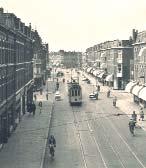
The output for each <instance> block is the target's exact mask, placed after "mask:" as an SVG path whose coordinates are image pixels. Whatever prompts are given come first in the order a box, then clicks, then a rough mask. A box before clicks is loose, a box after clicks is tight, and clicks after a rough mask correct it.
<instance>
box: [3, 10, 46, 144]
mask: <svg viewBox="0 0 146 168" xmlns="http://www.w3.org/2000/svg"><path fill="white" fill-rule="evenodd" d="M47 62H48V44H43V43H42V40H41V37H40V36H39V34H38V32H37V31H36V30H32V28H31V24H30V25H29V26H26V25H25V24H24V23H23V22H22V21H21V19H20V18H18V17H16V16H15V15H14V14H13V13H5V12H4V10H3V8H0V146H1V145H2V144H3V143H6V142H7V141H8V137H9V136H10V135H11V133H12V132H13V131H14V130H15V129H16V127H17V125H18V124H19V122H20V120H21V118H22V116H23V115H24V114H25V113H26V111H27V103H28V102H32V101H33V91H34V89H36V88H38V87H41V86H42V83H44V82H45V79H46V64H47Z"/></svg>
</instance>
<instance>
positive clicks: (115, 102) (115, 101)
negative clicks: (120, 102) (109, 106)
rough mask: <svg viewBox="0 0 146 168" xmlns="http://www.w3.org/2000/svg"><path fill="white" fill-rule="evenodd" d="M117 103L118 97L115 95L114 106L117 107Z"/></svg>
mask: <svg viewBox="0 0 146 168" xmlns="http://www.w3.org/2000/svg"><path fill="white" fill-rule="evenodd" d="M116 104H117V97H116V96H115V97H114V98H113V106H114V107H116Z"/></svg>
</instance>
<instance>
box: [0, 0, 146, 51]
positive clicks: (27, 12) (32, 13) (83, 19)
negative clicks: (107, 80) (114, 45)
mask: <svg viewBox="0 0 146 168" xmlns="http://www.w3.org/2000/svg"><path fill="white" fill-rule="evenodd" d="M0 7H3V8H4V11H5V12H8V13H14V14H15V15H16V16H17V17H19V18H20V19H21V21H22V22H24V23H25V25H29V23H31V25H32V28H33V29H36V30H37V31H38V33H39V35H40V36H41V38H42V40H43V42H44V43H48V44H49V50H50V51H59V50H60V49H63V50H65V51H82V52H84V51H85V50H86V49H87V48H89V47H92V46H94V45H96V44H99V43H102V42H105V41H108V40H116V39H120V40H126V39H129V36H131V35H132V29H137V30H138V31H139V32H141V31H144V30H146V0H23V1H22V0H0Z"/></svg>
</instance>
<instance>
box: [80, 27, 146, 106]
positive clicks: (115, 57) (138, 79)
mask: <svg viewBox="0 0 146 168" xmlns="http://www.w3.org/2000/svg"><path fill="white" fill-rule="evenodd" d="M82 60H83V69H84V70H85V71H87V72H88V73H90V74H92V75H93V76H95V77H96V78H98V79H99V80H100V81H101V82H103V83H105V84H107V85H108V86H111V87H113V89H118V90H121V89H126V90H127V91H128V92H130V93H132V94H133V95H134V101H136V102H137V103H140V104H142V105H143V106H144V107H145V106H146V96H142V97H141V96H139V93H140V91H142V89H143V90H144V89H145V82H146V31H142V32H138V31H137V30H135V29H133V31H132V36H130V38H129V40H113V41H105V42H103V43H100V44H97V45H94V46H92V47H90V48H87V49H86V52H85V54H84V55H83V59H82ZM133 83H134V84H133ZM134 86H136V87H137V95H135V92H134V93H133V92H132V89H134ZM138 88H139V89H138ZM142 92H144V91H142ZM144 93H145V95H146V90H145V92H144ZM144 93H143V95H144Z"/></svg>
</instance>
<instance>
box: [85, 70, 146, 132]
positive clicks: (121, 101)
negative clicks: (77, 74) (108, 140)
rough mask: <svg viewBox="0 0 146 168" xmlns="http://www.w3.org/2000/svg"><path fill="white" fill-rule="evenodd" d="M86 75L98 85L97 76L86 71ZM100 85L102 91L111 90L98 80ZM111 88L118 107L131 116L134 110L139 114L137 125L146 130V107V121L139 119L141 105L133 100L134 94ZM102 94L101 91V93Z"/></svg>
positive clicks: (145, 111) (145, 110)
mask: <svg viewBox="0 0 146 168" xmlns="http://www.w3.org/2000/svg"><path fill="white" fill-rule="evenodd" d="M84 75H85V76H86V77H87V78H89V79H90V80H91V82H92V84H93V85H94V86H96V84H97V81H96V80H95V78H94V77H93V76H91V75H89V74H87V73H85V72H84ZM98 84H99V85H100V90H101V91H100V92H104V93H105V94H107V91H108V90H109V87H108V86H105V85H104V86H103V85H102V84H101V83H99V82H98ZM110 90H111V95H110V98H113V97H115V96H116V97H117V108H118V109H119V110H121V111H122V112H124V113H125V115H127V116H128V117H131V114H132V113H133V111H135V112H136V114H137V126H139V127H141V128H142V129H143V130H145V131H146V109H143V111H144V114H145V118H144V121H141V120H139V112H140V108H141V106H140V105H137V104H136V103H134V101H133V95H132V94H131V93H127V92H125V90H112V89H111V88H110ZM99 96H100V93H99Z"/></svg>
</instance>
